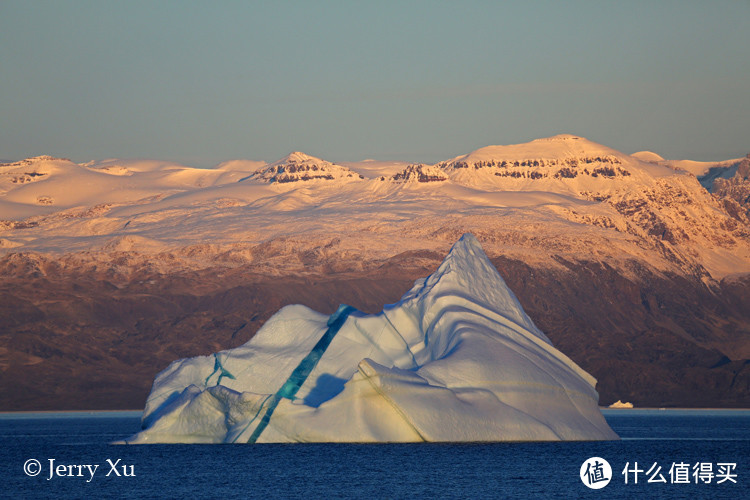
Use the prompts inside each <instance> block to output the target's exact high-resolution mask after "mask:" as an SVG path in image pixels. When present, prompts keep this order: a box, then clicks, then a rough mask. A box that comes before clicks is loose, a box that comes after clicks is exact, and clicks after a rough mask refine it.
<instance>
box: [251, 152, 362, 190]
mask: <svg viewBox="0 0 750 500" xmlns="http://www.w3.org/2000/svg"><path fill="white" fill-rule="evenodd" d="M247 179H256V180H263V181H266V182H276V183H279V184H285V183H297V182H304V181H317V180H326V181H347V182H348V181H354V180H361V179H364V177H363V176H362V175H360V174H357V173H355V172H353V171H351V170H350V169H348V168H346V167H342V166H341V165H336V164H334V163H331V162H328V161H325V160H321V159H320V158H316V157H314V156H309V155H306V154H305V153H300V152H299V151H295V152H293V153H290V154H288V155H287V156H285V157H284V158H282V159H280V160H279V161H276V162H274V163H272V164H270V165H268V166H267V167H264V168H261V169H260V170H258V171H257V172H255V173H254V174H253V175H251V176H249V177H247ZM243 180H244V179H243Z"/></svg>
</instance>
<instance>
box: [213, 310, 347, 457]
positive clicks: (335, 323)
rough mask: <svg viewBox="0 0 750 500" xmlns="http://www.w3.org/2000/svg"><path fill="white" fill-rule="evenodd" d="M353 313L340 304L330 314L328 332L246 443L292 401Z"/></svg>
mask: <svg viewBox="0 0 750 500" xmlns="http://www.w3.org/2000/svg"><path fill="white" fill-rule="evenodd" d="M354 311H356V309H355V308H353V307H352V306H347V305H344V304H341V305H340V306H339V308H338V309H337V310H336V312H335V313H333V314H331V317H329V318H328V330H326V332H325V333H324V334H323V336H322V337H320V340H318V342H317V343H316V344H315V347H313V348H312V351H310V352H309V353H308V354H307V356H305V357H304V358H303V359H302V361H300V363H299V364H298V365H297V368H295V369H294V371H293V372H292V374H291V375H289V378H288V379H287V380H286V382H284V385H282V386H281V389H279V390H278V391H276V394H274V395H273V397H272V398H271V402H270V403H269V405H268V409H267V410H266V413H265V414H264V415H263V418H262V419H261V421H260V423H259V424H258V427H256V428H255V430H254V431H253V434H252V435H251V436H250V438H249V439H248V440H247V442H248V443H255V442H256V441H257V440H258V437H260V435H261V434H262V433H263V431H264V430H265V429H266V427H267V426H268V423H269V422H270V421H271V416H272V415H273V412H274V411H275V410H276V407H277V406H278V404H279V402H281V400H282V399H283V398H287V399H291V400H294V397H295V395H296V394H297V391H299V390H300V387H302V386H303V385H304V384H305V381H306V380H307V377H309V376H310V373H311V372H312V371H313V370H314V369H315V367H316V366H317V364H318V361H320V358H321V357H322V356H323V354H324V353H325V352H326V349H328V346H329V345H331V341H332V340H333V337H335V336H336V334H337V333H338V332H339V330H340V329H341V327H342V326H344V322H346V319H347V318H348V317H349V315H350V314H351V313H353V312H354ZM217 362H218V359H217Z"/></svg>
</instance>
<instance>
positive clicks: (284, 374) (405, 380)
mask: <svg viewBox="0 0 750 500" xmlns="http://www.w3.org/2000/svg"><path fill="white" fill-rule="evenodd" d="M595 383H596V381H595V379H594V378H593V377H592V376H591V375H589V374H588V373H586V372H585V371H584V370H582V369H581V368H580V367H578V366H577V365H576V364H575V363H574V362H573V361H571V360H570V359H569V358H568V357H567V356H565V355H564V354H562V353H561V352H560V351H558V350H557V349H555V348H554V347H553V346H552V344H551V342H550V341H549V339H547V337H546V336H545V335H544V334H543V333H542V332H541V331H540V330H539V329H538V328H537V327H536V326H535V325H534V323H533V322H532V321H531V319H530V318H529V317H528V316H527V315H526V313H524V311H523V309H522V308H521V305H520V303H519V302H518V299H516V297H515V295H514V294H513V292H511V290H510V289H509V288H508V287H507V286H506V284H505V282H504V281H503V279H502V278H501V277H500V275H499V274H498V272H497V270H496V269H495V268H494V266H493V265H492V263H491V262H490V261H489V259H488V258H487V256H486V255H485V254H484V252H483V250H482V248H481V246H480V245H479V243H478V242H477V240H476V239H475V238H474V237H473V236H471V235H464V236H463V237H462V238H461V239H460V240H459V241H458V242H457V243H456V244H455V245H454V246H453V248H452V249H451V251H450V253H449V254H448V256H447V257H446V258H445V260H444V261H443V263H442V264H441V265H440V267H439V268H438V270H437V271H436V272H435V273H434V274H432V275H431V276H429V277H428V278H426V279H420V280H418V281H417V282H416V283H415V285H414V287H413V288H412V289H411V290H410V291H409V292H408V293H406V295H404V296H403V298H402V299H401V301H400V302H398V303H397V304H392V305H388V306H385V308H384V309H383V311H382V312H381V313H379V314H375V315H368V314H364V313H362V312H359V311H357V310H356V309H354V308H352V307H349V306H341V307H339V309H338V310H337V311H336V312H335V313H334V314H332V315H331V316H327V315H324V314H320V313H318V312H315V311H312V310H311V309H309V308H307V307H304V306H301V305H292V306H287V307H284V308H283V309H281V310H280V311H279V312H278V313H276V314H275V315H274V316H273V317H272V318H270V319H269V320H268V322H267V323H266V324H265V325H264V326H263V328H261V329H260V330H259V331H258V333H257V334H256V335H255V337H253V338H252V339H251V340H250V341H249V342H247V343H246V344H245V345H243V346H240V347H237V348H235V349H230V350H226V351H222V352H218V353H215V354H214V355H212V356H200V357H196V358H190V359H184V360H180V361H176V362H174V363H172V364H171V365H170V366H169V367H168V368H167V369H166V370H164V371H163V372H161V373H160V374H159V375H158V376H157V377H156V380H155V381H154V385H153V388H152V390H151V394H150V395H149V397H148V401H147V403H146V408H145V410H144V414H143V431H141V432H139V433H138V434H136V435H134V436H132V437H131V438H129V439H127V440H126V442H128V443H154V442H160V443H161V442H181V443H182V442H185V443H186V442H195V443H197V442H201V443H206V442H207V443H256V442H257V443H261V442H327V441H328V442H332V441H338V442H383V441H548V440H549V441H555V440H603V439H617V435H616V434H615V433H614V432H613V431H612V430H611V429H610V428H609V426H608V425H607V422H606V421H605V420H604V418H603V416H602V414H601V412H600V411H599V407H598V404H597V403H598V395H597V392H596V390H595V389H594V386H595Z"/></svg>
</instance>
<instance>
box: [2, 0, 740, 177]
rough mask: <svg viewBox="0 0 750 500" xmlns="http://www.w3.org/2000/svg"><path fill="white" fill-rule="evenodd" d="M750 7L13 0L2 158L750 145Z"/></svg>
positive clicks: (708, 153)
mask: <svg viewBox="0 0 750 500" xmlns="http://www.w3.org/2000/svg"><path fill="white" fill-rule="evenodd" d="M748 19H750V1H749V0H724V1H703V0H702V1H690V0H678V1H666V0H659V1H643V2H641V1H625V0H623V1H617V2H615V1H604V0H597V1H524V2H521V1H518V2H500V1H494V2H493V1H461V2H440V1H437V0H435V1H425V2H417V1H402V2H398V1H396V2H387V1H378V2H374V1H367V2H358V1H342V2H330V1H315V2H310V1H305V2H273V1H267V2H250V1H237V2H229V1H213V2H209V1H201V2H192V1H185V0H181V1H146V2H139V1H132V0H129V1H118V2H109V1H102V0H95V1H76V0H68V1H62V0H60V1H50V2H42V1H36V0H0V158H3V159H11V160H16V159H20V158H23V157H27V156H31V155H38V154H51V155H55V156H64V157H68V158H71V159H73V160H74V161H88V160H94V159H103V158H109V157H119V158H133V157H148V158H158V159H165V160H175V161H180V162H183V163H185V164H188V165H194V166H211V165H215V164H217V163H219V162H221V161H224V160H228V159H234V158H248V159H258V160H275V159H278V158H280V157H282V156H284V155H285V154H287V153H288V152H290V151H292V150H301V151H305V152H307V153H309V154H313V155H316V156H320V157H323V158H326V159H329V160H333V161H346V160H350V161H355V160H361V159H365V158H376V159H382V160H390V159H403V160H406V161H421V162H436V161H439V160H443V159H447V158H450V157H453V156H456V155H459V154H463V153H466V152H469V151H471V150H473V149H476V148H479V147H482V146H486V145H490V144H512V143H517V142H525V141H528V140H531V139H534V138H538V137H544V136H549V135H554V134H558V133H573V134H578V135H582V136H585V137H587V138H589V139H591V140H594V141H596V142H600V143H603V144H605V145H608V146H611V147H614V148H616V149H619V150H621V151H624V152H626V153H633V152H635V151H638V150H641V149H649V150H652V151H655V152H657V153H659V154H661V155H663V156H665V157H669V158H692V159H698V160H709V159H716V160H721V159H728V158H732V157H737V156H741V155H744V154H746V153H747V152H748V151H750V29H748V24H747V23H748Z"/></svg>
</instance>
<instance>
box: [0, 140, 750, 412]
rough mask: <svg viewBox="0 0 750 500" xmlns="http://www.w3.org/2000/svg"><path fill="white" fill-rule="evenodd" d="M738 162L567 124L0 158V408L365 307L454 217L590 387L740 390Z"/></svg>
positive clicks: (111, 387) (748, 271) (743, 342)
mask: <svg viewBox="0 0 750 500" xmlns="http://www.w3.org/2000/svg"><path fill="white" fill-rule="evenodd" d="M748 174H750V158H739V159H735V160H729V161H722V162H717V163H698V162H689V161H670V160H665V159H663V158H661V157H660V156H659V155H657V154H655V153H651V152H641V153H636V154H634V155H626V154H624V153H621V152H619V151H616V150H614V149H611V148H608V147H606V146H603V145H600V144H596V143H594V142H591V141H589V140H587V139H585V138H582V137H577V136H573V135H558V136H554V137H550V138H545V139H538V140H535V141H532V142H529V143H526V144H518V145H510V146H489V147H485V148H481V149H479V150H476V151H474V152H472V153H469V154H466V155H461V156H457V157H455V158H453V159H450V160H446V161H443V162H439V163H437V164H435V165H423V164H407V163H404V162H375V161H364V162H356V163H355V162H352V163H342V164H335V163H332V162H328V161H325V160H322V159H319V158H315V157H313V156H309V155H306V154H304V153H300V152H294V153H291V154H290V155H288V156H286V157H284V158H283V159H281V160H279V161H277V162H274V163H271V164H266V163H264V162H254V161H248V160H235V161H231V162H226V163H223V164H221V165H219V166H217V167H216V168H214V169H196V168H189V167H185V166H182V165H177V164H174V163H170V162H162V161H154V160H130V161H123V160H104V161H98V162H90V163H86V164H76V163H73V162H71V161H69V160H65V159H60V158H54V157H49V156H41V157H36V158H30V159H27V160H23V161H20V162H15V163H5V164H2V165H0V276H1V277H2V279H0V370H2V372H3V376H4V378H5V379H6V380H8V383H7V384H3V387H2V388H0V405H2V406H3V407H6V408H8V409H32V408H34V409H52V408H63V407H64V408H68V409H72V408H94V407H96V408H122V407H139V406H140V405H142V401H143V398H145V395H146V393H147V392H148V387H147V384H148V383H149V382H150V381H151V380H153V377H154V374H155V373H156V372H157V371H159V370H161V369H163V368H164V367H165V366H166V363H168V362H169V361H170V360H172V359H175V358H177V357H185V356H193V355H196V354H206V353H209V352H213V351H216V350H218V349H222V348H228V347H232V346H235V345H238V344H239V343H241V342H240V341H242V342H244V341H246V340H247V338H249V337H250V336H252V334H254V332H255V331H256V330H257V329H258V327H259V326H260V324H261V323H262V321H263V320H264V319H265V318H266V317H267V314H270V312H272V311H275V310H276V309H278V306H280V305H283V304H285V303H292V302H301V303H308V305H314V306H315V308H316V309H318V310H324V309H325V308H326V307H328V308H330V309H335V308H336V306H337V304H338V302H344V303H351V305H354V306H356V307H359V308H362V309H364V310H370V311H377V310H380V309H381V306H382V305H383V304H384V303H386V302H388V301H392V300H396V299H398V297H400V296H401V294H402V293H403V292H404V291H405V290H407V289H408V288H409V286H410V283H409V282H410V280H412V279H415V278H418V277H419V276H422V275H423V274H424V271H425V270H427V271H429V272H431V271H432V270H434V267H435V266H437V264H439V262H440V260H441V258H442V255H443V254H444V253H445V252H446V251H447V249H448V248H449V247H450V245H451V244H452V243H453V242H454V241H455V240H457V239H458V237H460V235H461V234H463V233H465V232H471V233H473V234H474V235H475V236H476V237H477V238H478V239H479V240H480V241H481V242H482V245H483V247H484V249H485V251H486V252H487V253H488V255H490V257H491V258H492V259H493V262H494V263H495V265H496V266H497V267H498V269H499V270H500V272H501V274H502V275H503V276H504V278H505V279H506V281H507V282H508V284H509V285H510V287H511V288H512V289H513V291H514V292H515V293H516V294H517V295H518V296H519V299H520V300H521V303H522V305H523V306H524V309H525V310H526V311H527V312H528V313H529V315H530V316H531V318H532V319H533V320H534V321H535V322H536V323H537V325H538V326H540V328H541V329H542V330H543V331H545V333H547V334H548V336H549V337H550V338H551V339H552V341H553V342H554V343H555V345H556V346H558V347H559V348H560V349H561V350H562V351H563V352H565V353H566V354H568V355H569V356H570V357H571V358H573V360H574V361H576V362H577V363H578V364H580V365H581V366H582V367H583V368H584V369H586V370H587V371H589V372H590V373H592V374H593V375H594V376H596V377H597V378H598V379H599V391H600V395H601V400H600V402H601V403H602V404H609V403H612V402H614V401H615V400H618V399H622V400H628V401H632V402H633V403H634V404H635V405H636V406H643V405H654V406H668V405H681V406H696V405H698V406H705V405H710V406H748V405H750V367H749V366H748V361H747V360H748V359H750V293H748V291H750V288H749V287H750V181H749V180H748ZM35 380H48V381H54V380H62V381H65V384H66V387H68V388H69V392H68V393H66V392H65V391H63V390H62V389H60V388H56V387H52V386H45V385H44V384H42V385H39V384H37V383H35V382H33V381H35ZM53 385H54V384H53ZM139 401H140V402H139Z"/></svg>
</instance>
